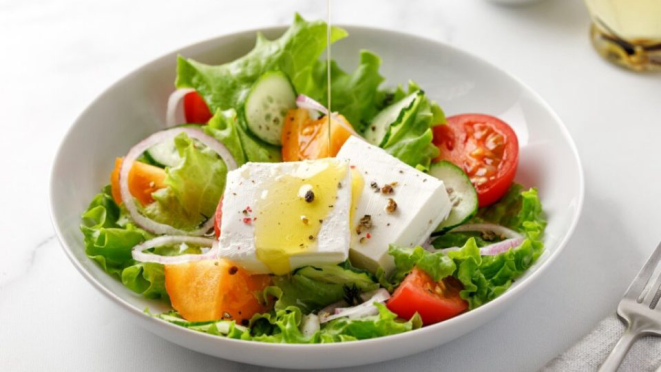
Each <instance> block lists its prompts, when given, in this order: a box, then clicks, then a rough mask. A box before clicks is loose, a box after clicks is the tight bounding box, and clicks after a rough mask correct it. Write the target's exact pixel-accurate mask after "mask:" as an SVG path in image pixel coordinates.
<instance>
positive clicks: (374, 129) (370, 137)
mask: <svg viewBox="0 0 661 372" xmlns="http://www.w3.org/2000/svg"><path fill="white" fill-rule="evenodd" d="M419 93H420V91H416V92H413V93H411V94H409V95H408V96H406V97H404V98H402V99H400V100H399V101H397V102H395V103H393V104H392V105H390V106H388V107H386V108H384V109H383V110H381V112H379V113H378V114H377V115H376V116H375V117H374V120H372V125H370V126H369V127H367V129H366V130H365V133H363V134H364V135H365V139H366V140H367V142H369V143H370V144H372V145H374V146H383V145H385V143H386V141H387V140H388V138H387V134H388V130H389V129H390V125H392V124H393V123H394V122H396V121H397V119H398V118H399V114H400V113H401V112H402V110H404V109H406V108H408V107H409V106H410V105H411V103H412V102H413V101H414V100H415V99H416V97H417V96H418V94H419Z"/></svg>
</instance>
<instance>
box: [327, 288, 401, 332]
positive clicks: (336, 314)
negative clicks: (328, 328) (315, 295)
mask: <svg viewBox="0 0 661 372" xmlns="http://www.w3.org/2000/svg"><path fill="white" fill-rule="evenodd" d="M360 297H361V298H362V299H363V301H365V302H363V303H362V304H360V305H357V306H353V307H337V308H335V309H333V312H332V314H331V313H330V312H324V310H322V311H320V312H319V322H320V323H322V324H323V323H326V322H330V321H331V320H333V319H338V318H343V317H348V318H349V319H358V318H363V317H366V316H370V315H377V314H378V313H379V309H378V308H377V307H376V306H374V304H375V303H377V302H379V303H384V302H386V301H387V300H388V299H389V298H390V293H388V291H387V290H385V289H384V288H379V289H377V290H375V291H372V292H368V293H364V294H362V295H361V296H360ZM345 303H346V302H345Z"/></svg>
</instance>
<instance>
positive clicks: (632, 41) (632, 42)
mask: <svg viewBox="0 0 661 372" xmlns="http://www.w3.org/2000/svg"><path fill="white" fill-rule="evenodd" d="M585 2H586V3H587V6H588V9H589V10H590V14H591V15H592V28H591V30H590V37H591V38H592V44H593V45H594V47H595V48H596V49H597V51H598V52H599V54H601V55H602V56H603V57H604V58H606V59H607V60H609V61H611V62H613V63H616V64H618V65H620V66H623V67H626V68H629V69H631V70H634V71H661V0H585Z"/></svg>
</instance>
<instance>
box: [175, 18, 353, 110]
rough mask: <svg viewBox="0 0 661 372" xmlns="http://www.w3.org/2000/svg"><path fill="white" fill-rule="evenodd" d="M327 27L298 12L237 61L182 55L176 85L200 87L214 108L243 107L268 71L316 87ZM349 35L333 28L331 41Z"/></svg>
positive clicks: (301, 86)
mask: <svg viewBox="0 0 661 372" xmlns="http://www.w3.org/2000/svg"><path fill="white" fill-rule="evenodd" d="M326 28H327V26H326V23H324V22H321V21H315V22H307V21H306V20H304V19H303V18H302V17H301V16H300V15H299V14H296V16H295V18H294V23H293V24H292V26H291V27H290V28H289V29H288V30H287V31H286V32H285V33H284V34H283V35H282V36H281V37H280V38H278V39H276V40H272V41H271V40H267V39H266V38H265V37H264V35H262V34H261V33H260V34H257V42H256V44H255V47H254V49H253V50H252V51H250V52H249V53H248V54H247V55H245V56H243V57H241V58H239V59H237V60H235V61H233V62H230V63H226V64H224V65H220V66H210V65H206V64H203V63H200V62H196V61H193V60H191V59H186V58H184V57H181V56H180V57H179V58H178V61H177V80H176V82H175V85H176V87H177V88H192V89H195V90H197V92H198V93H199V94H200V95H201V96H202V97H203V98H204V100H205V101H206V103H207V105H208V106H209V108H210V110H211V112H216V110H218V109H223V110H227V109H230V108H235V109H238V108H240V107H241V106H242V105H243V101H244V100H245V98H246V96H247V93H248V91H249V90H250V88H251V87H252V85H253V83H254V82H255V81H256V80H257V79H258V78H259V77H260V76H261V75H262V74H263V73H265V72H267V71H282V72H284V73H285V74H287V76H289V79H290V80H291V81H292V83H293V85H294V88H295V89H296V91H297V92H308V91H312V90H314V89H316V83H317V82H316V81H315V79H314V78H313V71H314V68H315V66H316V64H317V61H318V59H319V56H320V55H321V53H322V52H323V51H324V49H325V48H326V44H327V35H326ZM346 36H347V32H346V31H344V30H343V29H341V28H338V27H332V28H331V35H330V39H331V43H334V42H335V41H337V40H340V39H342V38H344V37H346Z"/></svg>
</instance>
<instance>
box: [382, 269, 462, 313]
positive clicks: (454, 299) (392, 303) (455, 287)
mask: <svg viewBox="0 0 661 372" xmlns="http://www.w3.org/2000/svg"><path fill="white" fill-rule="evenodd" d="M461 289H462V286H461V282H459V280H458V279H456V278H455V277H452V276H449V277H447V278H445V279H443V280H441V281H440V282H435V281H434V280H433V279H432V277H431V276H429V275H428V274H427V273H425V272H424V271H422V270H420V269H417V268H414V269H413V271H411V273H410V274H409V275H407V276H406V278H405V279H404V281H403V282H402V284H401V285H400V286H399V287H397V289H396V290H395V293H393V295H392V297H391V298H390V300H388V302H387V303H386V306H387V307H388V309H390V311H392V312H393V313H395V314H397V316H399V317H400V318H404V319H411V317H412V316H413V315H414V314H415V313H418V314H420V317H421V318H422V323H423V324H425V325H428V324H434V323H438V322H442V321H444V320H446V319H450V318H452V317H454V316H456V315H459V314H461V313H463V312H464V311H466V310H467V309H468V302H466V301H464V300H463V299H462V298H461V297H459V292H460V291H461Z"/></svg>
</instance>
